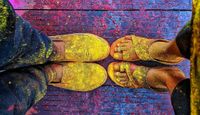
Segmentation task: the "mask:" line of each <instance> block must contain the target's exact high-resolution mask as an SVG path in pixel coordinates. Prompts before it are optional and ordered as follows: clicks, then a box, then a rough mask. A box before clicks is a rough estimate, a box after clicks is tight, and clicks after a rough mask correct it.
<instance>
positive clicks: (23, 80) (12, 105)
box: [0, 67, 47, 115]
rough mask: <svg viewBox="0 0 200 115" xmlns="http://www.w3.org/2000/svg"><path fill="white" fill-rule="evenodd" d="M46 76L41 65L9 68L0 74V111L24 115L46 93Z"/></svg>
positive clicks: (13, 114) (4, 114)
mask: <svg viewBox="0 0 200 115" xmlns="http://www.w3.org/2000/svg"><path fill="white" fill-rule="evenodd" d="M46 89H47V76H46V75H45V73H44V72H43V69H42V68H41V67H30V68H21V69H16V70H9V71H6V72H3V73H1V74H0V113H1V114H2V115H24V114H25V113H26V111H27V110H28V109H29V108H30V107H31V106H32V105H33V104H35V103H37V102H38V101H39V100H40V99H41V98H43V96H44V95H45V93H46Z"/></svg>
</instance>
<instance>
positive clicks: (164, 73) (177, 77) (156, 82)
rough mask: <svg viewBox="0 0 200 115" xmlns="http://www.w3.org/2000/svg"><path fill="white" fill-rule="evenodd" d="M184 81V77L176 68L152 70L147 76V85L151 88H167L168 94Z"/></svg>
mask: <svg viewBox="0 0 200 115" xmlns="http://www.w3.org/2000/svg"><path fill="white" fill-rule="evenodd" d="M184 79H186V77H185V75H184V74H183V72H182V71H181V70H179V69H178V68H176V67H163V68H152V69H150V70H149V72H148V74H147V83H148V84H149V85H150V86H151V87H155V88H156V87H167V88H168V90H169V93H170V94H172V92H173V90H174V88H175V87H176V85H177V84H178V83H179V82H180V81H182V80H184Z"/></svg>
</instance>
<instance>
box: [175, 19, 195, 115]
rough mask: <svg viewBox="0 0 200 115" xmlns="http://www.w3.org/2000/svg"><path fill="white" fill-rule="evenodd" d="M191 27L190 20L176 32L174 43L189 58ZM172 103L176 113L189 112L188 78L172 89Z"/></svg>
mask: <svg viewBox="0 0 200 115" xmlns="http://www.w3.org/2000/svg"><path fill="white" fill-rule="evenodd" d="M191 40H192V28H191V24H190V22H189V23H188V24H186V26H185V27H184V28H183V29H182V30H181V31H180V32H179V33H178V35H177V37H176V44H177V46H178V48H179V50H180V52H181V54H182V56H183V57H185V58H187V59H190V48H191ZM171 100H172V105H173V108H174V111H175V114H176V115H189V114H190V80H189V79H185V80H182V81H181V82H180V83H178V84H177V86H176V87H175V89H174V90H173V93H172V96H171Z"/></svg>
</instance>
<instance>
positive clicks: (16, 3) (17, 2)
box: [10, 0, 26, 8]
mask: <svg viewBox="0 0 200 115" xmlns="http://www.w3.org/2000/svg"><path fill="white" fill-rule="evenodd" d="M10 3H11V4H12V5H13V7H14V8H23V7H24V6H25V5H26V3H25V2H23V0H10Z"/></svg>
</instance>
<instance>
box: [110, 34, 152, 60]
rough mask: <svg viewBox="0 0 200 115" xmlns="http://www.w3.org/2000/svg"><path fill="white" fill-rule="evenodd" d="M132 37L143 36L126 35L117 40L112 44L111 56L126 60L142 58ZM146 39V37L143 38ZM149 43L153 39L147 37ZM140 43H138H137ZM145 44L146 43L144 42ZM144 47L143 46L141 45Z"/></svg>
mask: <svg viewBox="0 0 200 115" xmlns="http://www.w3.org/2000/svg"><path fill="white" fill-rule="evenodd" d="M132 37H135V38H137V39H138V38H143V37H138V36H133V35H132V36H125V37H123V38H120V39H118V40H116V41H115V42H114V43H113V44H112V46H111V52H110V54H111V56H112V57H113V58H114V59H117V60H125V61H136V60H140V59H139V57H138V54H137V53H136V50H135V44H134V43H133V41H132V40H133V39H132ZM143 39H145V38H143ZM146 40H147V42H148V44H151V43H152V42H153V41H155V40H153V39H146ZM137 45H138V44H137ZM143 45H144V44H143ZM141 48H142V47H141Z"/></svg>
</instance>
